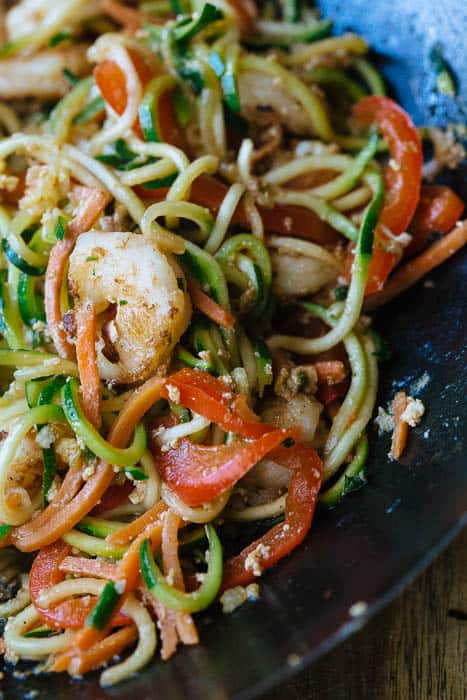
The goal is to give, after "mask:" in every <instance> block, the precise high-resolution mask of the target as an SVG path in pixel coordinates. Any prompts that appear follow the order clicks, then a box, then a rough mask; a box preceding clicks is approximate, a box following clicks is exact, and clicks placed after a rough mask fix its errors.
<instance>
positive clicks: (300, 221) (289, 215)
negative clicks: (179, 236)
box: [135, 175, 340, 244]
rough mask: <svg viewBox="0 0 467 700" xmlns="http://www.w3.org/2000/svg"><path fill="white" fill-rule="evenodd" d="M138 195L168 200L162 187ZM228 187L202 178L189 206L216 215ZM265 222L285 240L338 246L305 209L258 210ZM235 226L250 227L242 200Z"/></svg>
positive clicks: (332, 233) (141, 190)
mask: <svg viewBox="0 0 467 700" xmlns="http://www.w3.org/2000/svg"><path fill="white" fill-rule="evenodd" d="M135 192H136V193H137V194H138V195H139V196H140V197H141V198H142V199H144V200H145V201H147V202H162V201H163V200H164V199H165V197H166V196H167V192H168V189H167V188H166V187H160V188H158V189H154V190H150V189H146V188H145V187H141V186H138V187H135ZM227 192H228V186H227V185H226V184H225V183H224V182H222V181H221V180H219V179H218V178H216V177H212V176H210V175H201V176H200V177H198V178H197V179H196V180H195V181H194V182H193V184H192V187H191V195H190V202H193V203H194V204H199V205H200V206H202V207H206V208H207V209H209V210H210V211H211V212H212V213H213V214H217V212H218V211H219V207H220V206H221V204H222V202H223V200H224V197H225V195H226V194H227ZM257 208H258V211H259V213H260V215H261V218H262V219H263V224H264V228H265V229H266V231H268V232H270V233H280V234H282V235H283V236H294V237H297V236H298V237H299V238H307V239H309V240H310V241H314V242H315V243H319V244H323V243H326V244H328V243H329V244H332V243H337V242H338V241H339V239H340V237H339V234H338V233H337V232H336V231H335V230H334V229H333V228H331V227H330V226H329V225H328V224H327V223H326V222H324V221H322V220H321V219H320V218H319V216H318V215H317V214H315V213H314V212H313V211H311V210H310V209H305V207H296V206H293V205H282V204H275V205H274V206H273V207H261V206H258V207H257ZM232 224H239V225H241V226H249V220H248V217H247V215H246V210H245V206H244V204H243V201H242V200H240V202H239V203H238V206H237V209H236V210H235V213H234V215H233V217H232Z"/></svg>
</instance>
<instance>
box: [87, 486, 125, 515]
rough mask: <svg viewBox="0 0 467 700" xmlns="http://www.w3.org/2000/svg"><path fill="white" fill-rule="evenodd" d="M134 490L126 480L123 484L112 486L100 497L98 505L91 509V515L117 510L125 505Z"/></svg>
mask: <svg viewBox="0 0 467 700" xmlns="http://www.w3.org/2000/svg"><path fill="white" fill-rule="evenodd" d="M134 488H135V486H134V484H133V482H132V481H130V480H129V479H127V480H126V481H124V482H123V484H112V486H109V488H108V489H107V491H106V492H105V493H104V495H103V496H102V498H101V500H100V501H99V503H98V504H97V505H96V506H95V507H94V508H93V511H92V514H93V515H99V513H106V512H107V511H108V510H113V509H114V508H118V506H120V505H121V504H122V503H125V501H126V500H127V498H128V496H129V495H130V493H131V492H132V491H133V489H134Z"/></svg>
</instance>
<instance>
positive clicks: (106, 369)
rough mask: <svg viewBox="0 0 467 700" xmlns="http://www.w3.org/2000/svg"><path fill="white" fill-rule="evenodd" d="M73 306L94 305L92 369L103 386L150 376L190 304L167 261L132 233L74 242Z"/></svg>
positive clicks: (180, 274)
mask: <svg viewBox="0 0 467 700" xmlns="http://www.w3.org/2000/svg"><path fill="white" fill-rule="evenodd" d="M68 281H69V286H70V291H71V294H72V296H73V297H74V300H75V306H78V305H80V304H82V303H84V302H85V301H90V302H92V303H93V304H94V307H95V309H96V313H97V315H98V329H99V331H98V333H99V336H100V337H99V339H98V342H97V346H96V348H97V364H98V369H99V376H100V377H101V378H102V379H104V380H107V381H112V382H115V383H125V384H129V383H132V382H135V381H136V380H144V379H146V378H148V377H149V376H151V375H152V374H154V372H155V371H156V370H157V368H158V367H159V365H161V364H162V363H163V362H165V361H167V360H168V359H169V356H170V353H171V351H172V349H173V347H174V346H175V344H176V343H177V342H178V340H179V339H180V336H181V335H182V333H184V331H185V330H186V328H187V326H188V324H189V321H190V317H191V303H190V299H189V296H188V295H187V293H186V291H185V290H186V284H185V280H184V276H183V272H182V271H181V269H180V268H179V266H178V265H177V263H176V262H175V260H174V259H173V258H172V257H171V256H168V255H167V256H166V255H164V254H163V253H161V252H160V251H159V250H158V249H157V248H156V247H154V246H153V245H152V244H151V243H149V242H148V241H147V240H145V239H144V238H143V237H142V236H140V235H138V234H134V233H124V232H113V233H103V232H100V231H89V232H88V233H83V234H82V235H81V236H80V237H79V238H78V240H77V243H76V247H75V249H74V251H73V253H72V254H71V257H70V268H69V274H68Z"/></svg>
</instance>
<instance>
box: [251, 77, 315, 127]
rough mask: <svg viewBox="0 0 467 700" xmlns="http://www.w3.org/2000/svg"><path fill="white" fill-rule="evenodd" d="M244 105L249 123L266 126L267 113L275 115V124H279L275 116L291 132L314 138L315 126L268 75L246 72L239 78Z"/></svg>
mask: <svg viewBox="0 0 467 700" xmlns="http://www.w3.org/2000/svg"><path fill="white" fill-rule="evenodd" d="M238 88H239V92H240V105H241V111H242V114H243V116H244V117H246V119H248V120H249V121H252V122H255V123H260V124H264V121H265V111H267V110H268V109H269V110H270V111H271V112H273V113H274V114H271V123H274V122H275V121H277V119H275V115H277V116H278V117H279V120H280V122H281V123H282V124H284V126H286V127H287V128H288V129H289V130H290V131H293V132H294V133H296V134H301V135H303V136H310V135H312V134H313V133H314V132H313V124H312V123H311V122H310V118H309V117H308V115H307V114H306V112H305V111H304V109H303V107H302V106H301V105H300V104H299V103H298V102H297V100H295V99H294V98H293V97H291V96H290V94H289V93H288V92H287V90H286V89H285V88H283V87H282V85H280V84H278V82H277V79H276V78H273V77H272V76H270V75H264V73H254V72H251V73H250V72H248V73H247V72H245V73H240V75H239V77H238Z"/></svg>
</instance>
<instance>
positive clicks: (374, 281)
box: [345, 95, 423, 294]
mask: <svg viewBox="0 0 467 700" xmlns="http://www.w3.org/2000/svg"><path fill="white" fill-rule="evenodd" d="M353 114H354V117H355V120H356V123H357V124H358V125H359V126H371V125H372V124H374V125H376V126H377V127H378V129H379V131H380V132H381V134H382V136H384V138H385V139H386V141H387V143H388V146H389V151H390V156H391V159H390V161H389V164H388V165H387V166H386V168H385V170H384V180H385V186H386V196H385V204H384V207H383V210H382V212H381V215H380V220H379V224H378V226H377V228H376V232H375V242H374V247H373V256H372V260H371V263H370V270H369V274H368V283H367V286H366V294H372V293H374V292H377V291H379V290H380V289H382V288H383V286H384V283H385V282H386V279H387V278H388V276H389V274H390V272H391V271H392V269H393V268H394V266H395V265H396V264H397V263H398V262H399V259H400V255H399V254H398V253H397V252H395V251H392V250H390V243H391V240H390V236H388V235H387V231H389V232H390V234H392V235H394V236H398V235H399V234H401V233H404V232H405V231H407V229H408V227H409V224H410V222H411V220H412V217H413V215H414V212H415V209H416V208H417V205H418V200H419V197H420V187H421V179H422V165H423V152H422V145H421V141H420V137H419V135H418V131H417V129H416V127H415V125H414V124H413V122H412V120H411V119H410V117H409V115H408V114H407V113H406V112H405V111H404V110H403V109H402V107H400V106H399V105H398V104H397V103H396V102H394V101H393V100H391V99H389V98H388V97H383V96H380V95H370V96H369V97H364V98H363V99H362V100H360V101H359V102H358V103H357V104H356V105H355V107H354V109H353ZM353 250H354V246H349V256H348V260H347V264H346V266H345V267H346V276H347V278H348V277H349V276H350V275H349V273H350V269H351V263H352V261H353Z"/></svg>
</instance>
